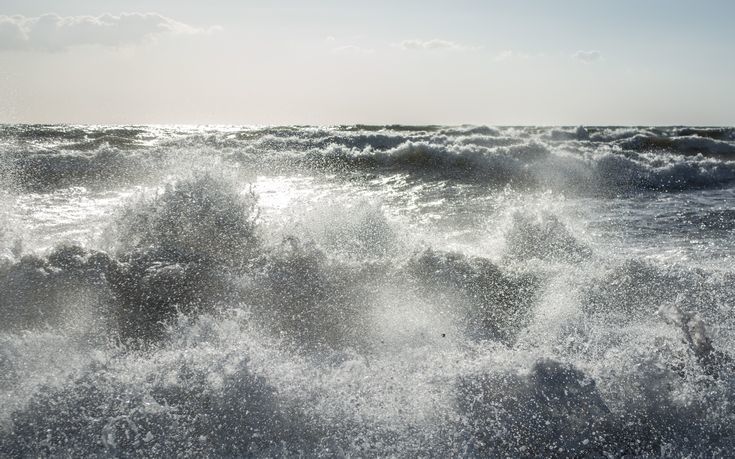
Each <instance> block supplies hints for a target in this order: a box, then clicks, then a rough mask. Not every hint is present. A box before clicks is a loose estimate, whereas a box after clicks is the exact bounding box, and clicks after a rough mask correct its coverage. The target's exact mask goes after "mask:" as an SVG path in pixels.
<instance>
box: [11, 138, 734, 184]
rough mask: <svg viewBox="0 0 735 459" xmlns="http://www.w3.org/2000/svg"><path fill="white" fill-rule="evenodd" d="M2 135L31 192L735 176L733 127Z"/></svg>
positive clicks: (14, 176)
mask: <svg viewBox="0 0 735 459" xmlns="http://www.w3.org/2000/svg"><path fill="white" fill-rule="evenodd" d="M1 140H2V150H3V153H2V164H1V165H0V171H2V174H3V177H5V179H4V182H5V183H7V184H13V185H14V186H15V187H16V188H20V189H25V190H31V191H50V190H53V189H56V188H60V187H67V186H86V185H90V184H95V183H96V184H101V183H108V182H110V183H120V184H135V183H140V181H141V180H144V179H145V178H146V177H151V176H158V175H160V174H161V173H165V172H166V171H169V172H170V171H171V170H172V168H173V169H175V168H176V167H177V163H178V162H179V160H180V158H181V157H185V158H187V161H189V162H192V163H194V164H196V163H202V164H204V163H206V162H208V161H209V160H210V158H211V157H216V158H219V159H221V160H224V161H226V162H229V163H233V164H235V165H237V166H238V167H240V168H241V169H245V170H249V171H252V172H255V173H260V172H284V173H300V172H305V171H306V172H310V173H313V172H317V173H328V174H335V173H337V174H345V175H352V176H354V175H358V176H359V175H366V174H367V175H369V174H406V175H407V176H409V177H412V178H414V179H417V180H452V181H456V182H472V183H480V184H487V185H489V186H506V185H508V186H512V187H517V188H519V189H552V190H556V191H563V192H571V193H581V194H593V195H606V194H616V193H621V192H637V191H641V190H654V191H680V190H687V189H705V188H721V187H726V186H730V185H732V183H733V182H734V181H735V162H733V161H732V160H733V158H735V144H734V143H733V142H734V141H735V140H734V139H733V130H732V129H731V128H602V127H577V128H540V127H502V128H490V127H486V126H462V127H415V128H412V127H402V126H376V127H366V126H341V127H339V126H338V127H321V128H319V127H293V126H289V127H264V128H224V127H222V128H216V127H211V128H153V127H127V128H126V127H94V128H93V127H79V126H77V127H58V126H29V127H22V126H5V127H4V128H3V135H2V138H1ZM6 186H7V185H6Z"/></svg>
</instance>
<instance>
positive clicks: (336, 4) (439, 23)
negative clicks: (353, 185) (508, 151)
mask: <svg viewBox="0 0 735 459" xmlns="http://www.w3.org/2000/svg"><path fill="white" fill-rule="evenodd" d="M733 21H735V1H730V0H722V1H696V2H695V1H675V0H669V1H664V0H635V1H632V0H631V1H628V0H614V1H613V0H610V1H601V0H600V1H593V0H574V1H571V0H570V1H564V0H558V1H542V0H538V1H523V0H514V1H511V0H508V1H469V0H468V1H462V0H452V1H426V0H425V1H398V0H393V1H382V0H371V1H349V0H342V1H337V0H335V1H254V0H253V1H248V0H243V1H234V0H233V1H216V0H211V1H208V2H205V1H199V2H186V1H181V0H179V1H174V0H152V1H145V2H144V1H137V0H125V1H123V0H119V1H114V0H109V1H100V0H96V1H92V0H76V1H75V0H65V1H63V2H62V1H50V0H49V1H44V0H1V1H0V122H69V123H194V124H199V123H225V124H292V123H298V124H337V123H340V124H341V123H344V124H350V123H374V124H386V123H403V124H424V123H432V124H460V123H473V124H699V125H732V124H735V86H734V82H735V59H734V56H735V25H734V24H735V23H734V22H733Z"/></svg>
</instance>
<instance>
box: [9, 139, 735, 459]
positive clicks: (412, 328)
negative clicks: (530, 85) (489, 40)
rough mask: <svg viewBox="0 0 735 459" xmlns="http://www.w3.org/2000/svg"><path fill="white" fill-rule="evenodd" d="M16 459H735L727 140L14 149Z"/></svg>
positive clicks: (731, 165)
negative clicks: (283, 458)
mask: <svg viewBox="0 0 735 459" xmlns="http://www.w3.org/2000/svg"><path fill="white" fill-rule="evenodd" d="M0 180H1V183H2V186H1V187H0V188H1V189H0V214H2V221H1V222H0V257H1V258H0V456H174V455H175V456H202V455H210V456H243V455H255V456H280V455H288V456H292V455H303V456H314V455H321V456H346V455H349V456H361V457H363V456H368V457H369V456H399V457H415V456H424V457H447V456H465V457H476V456H488V457H501V456H502V457H505V456H560V457H569V456H601V455H607V456H625V455H628V456H666V457H669V456H693V457H700V456H701V457H712V456H727V455H728V454H731V451H733V450H734V449H735V404H734V403H735V390H734V389H735V374H734V373H733V372H734V371H735V366H734V365H733V363H732V352H731V349H732V348H733V345H735V315H734V314H733V306H735V267H734V265H733V262H732V261H733V255H734V254H735V237H734V236H735V129H732V128H717V129H715V128H591V127H590V128H541V127H538V128H536V127H523V128H521V127H519V128H512V127H508V128H489V127H471V126H463V127H441V126H422V127H405V126H385V127H373V126H343V127H332V128H315V127H269V128H243V127H201V128H193V127H155V126H130V127H108V126H64V127H62V126H19V125H6V126H1V127H0Z"/></svg>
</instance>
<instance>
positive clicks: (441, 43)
mask: <svg viewBox="0 0 735 459" xmlns="http://www.w3.org/2000/svg"><path fill="white" fill-rule="evenodd" d="M398 47H399V48H401V49H403V50H404V51H415V50H429V51H433V50H455V51H457V50H462V49H469V48H470V47H468V46H464V45H461V44H459V43H456V42H453V41H447V40H440V39H438V38H434V39H432V40H415V39H414V40H403V41H402V42H401V43H399V44H398Z"/></svg>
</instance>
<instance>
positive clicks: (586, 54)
mask: <svg viewBox="0 0 735 459" xmlns="http://www.w3.org/2000/svg"><path fill="white" fill-rule="evenodd" d="M572 57H573V58H575V59H579V60H580V61H584V62H594V61H599V60H601V59H602V54H601V53H600V52H599V51H582V50H580V51H577V52H576V53H574V54H572Z"/></svg>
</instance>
